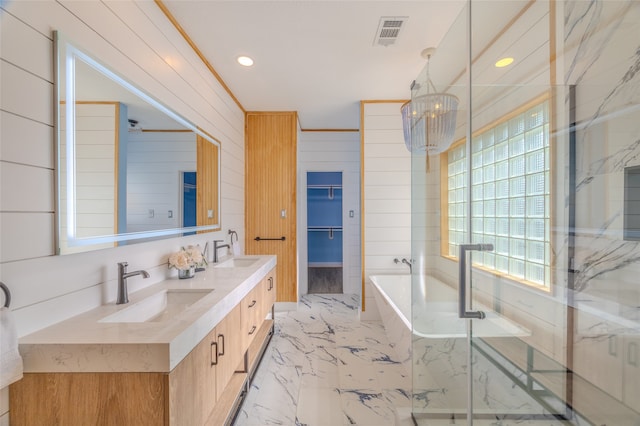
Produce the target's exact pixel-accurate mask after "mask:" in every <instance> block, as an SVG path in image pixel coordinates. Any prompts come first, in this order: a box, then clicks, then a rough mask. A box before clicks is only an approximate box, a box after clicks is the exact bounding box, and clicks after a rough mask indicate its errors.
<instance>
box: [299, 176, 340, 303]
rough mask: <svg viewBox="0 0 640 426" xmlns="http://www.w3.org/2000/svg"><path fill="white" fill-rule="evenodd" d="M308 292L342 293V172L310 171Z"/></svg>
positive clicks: (308, 180) (308, 198)
mask: <svg viewBox="0 0 640 426" xmlns="http://www.w3.org/2000/svg"><path fill="white" fill-rule="evenodd" d="M307 253H308V270H307V274H308V275H307V277H308V278H307V279H308V293H342V284H343V283H342V268H343V259H342V172H307Z"/></svg>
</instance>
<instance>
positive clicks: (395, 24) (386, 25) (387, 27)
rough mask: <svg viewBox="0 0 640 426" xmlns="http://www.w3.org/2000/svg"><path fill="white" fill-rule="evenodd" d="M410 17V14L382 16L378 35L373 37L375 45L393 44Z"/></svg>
mask: <svg viewBox="0 0 640 426" xmlns="http://www.w3.org/2000/svg"><path fill="white" fill-rule="evenodd" d="M407 19H409V17H408V16H383V17H381V18H380V23H379V24H378V30H377V31H376V37H375V38H374V39H373V45H374V46H385V47H387V46H391V45H392V44H394V43H395V42H396V40H397V39H398V36H399V35H400V31H401V30H402V28H403V27H404V25H405V24H406V22H407Z"/></svg>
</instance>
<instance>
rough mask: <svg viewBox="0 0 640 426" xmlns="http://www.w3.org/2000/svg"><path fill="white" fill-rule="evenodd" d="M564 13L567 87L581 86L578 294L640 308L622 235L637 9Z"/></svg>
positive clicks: (634, 97)
mask: <svg viewBox="0 0 640 426" xmlns="http://www.w3.org/2000/svg"><path fill="white" fill-rule="evenodd" d="M564 13H565V34H564V36H565V37H564V46H565V49H566V50H565V52H564V63H563V66H564V71H565V73H564V83H565V84H566V85H572V84H574V85H576V119H577V122H578V129H577V133H576V141H577V170H576V227H577V228H578V236H577V239H576V265H575V267H576V269H578V270H579V272H578V273H577V275H576V281H575V288H576V290H578V291H580V292H584V293H587V294H589V295H590V296H595V297H598V298H600V297H601V298H603V299H607V300H609V301H612V302H615V303H619V304H620V305H631V306H636V307H637V306H640V287H639V286H638V285H637V276H638V273H640V242H637V241H625V240H624V239H623V232H622V231H623V205H624V169H625V168H626V167H629V166H637V165H640V107H639V104H640V38H639V37H638V25H639V24H640V3H639V2H637V1H620V2H617V1H615V2H612V1H601V0H599V1H590V2H585V1H570V2H566V3H565V5H564ZM621 310H623V311H624V312H625V315H632V316H635V317H632V318H630V319H633V320H636V321H637V320H640V318H639V317H638V314H637V312H635V313H633V312H631V311H629V310H625V309H624V308H621ZM636 311H637V309H636ZM621 313H622V312H616V314H621Z"/></svg>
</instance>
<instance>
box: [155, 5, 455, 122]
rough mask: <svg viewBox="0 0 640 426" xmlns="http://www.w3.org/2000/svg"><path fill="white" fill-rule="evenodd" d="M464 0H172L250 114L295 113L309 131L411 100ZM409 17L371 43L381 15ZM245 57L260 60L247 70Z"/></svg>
mask: <svg viewBox="0 0 640 426" xmlns="http://www.w3.org/2000/svg"><path fill="white" fill-rule="evenodd" d="M464 3H465V2H464V0H440V1H437V0H427V1H357V0H348V1H344V0H343V1H329V0H298V1H293V0H290V1H287V0H280V1H271V0H262V1H242V0H236V1H233V0H227V1H219V0H206V1H197V0H165V1H164V4H165V5H166V6H167V8H168V9H169V11H170V12H171V14H172V15H173V16H174V17H175V18H176V20H177V21H178V22H179V23H180V25H181V26H182V28H183V29H184V30H185V32H186V33H187V34H188V36H189V37H190V38H191V39H192V40H193V41H194V42H195V44H196V45H197V46H198V48H199V49H200V50H201V51H202V53H203V54H204V56H205V57H206V58H207V60H208V61H209V62H210V63H211V65H212V66H213V67H214V68H215V70H216V71H217V72H218V74H219V75H220V76H221V77H222V79H223V80H224V82H225V83H226V84H227V86H228V87H229V88H230V90H231V91H232V92H233V94H234V95H235V96H236V98H237V99H238V100H239V102H240V103H241V104H242V106H243V107H244V108H245V109H246V110H247V111H298V113H299V120H300V126H301V127H302V128H303V129H358V128H359V127H360V105H359V103H360V101H361V100H389V99H409V98H410V90H409V86H410V84H411V82H412V81H413V80H414V79H415V78H416V77H417V76H418V74H419V72H420V71H421V70H422V68H423V67H424V65H425V63H426V62H425V60H424V59H422V57H421V56H420V52H421V51H422V50H423V49H424V48H425V47H429V46H437V45H438V43H439V42H440V41H441V40H442V38H443V37H444V35H445V34H446V32H447V30H448V29H449V27H450V26H451V24H452V22H453V21H454V19H455V18H456V16H457V15H458V14H459V13H460V11H461V9H462V7H463V6H464ZM383 16H385V17H388V16H408V17H409V19H408V21H407V22H406V23H405V24H404V27H403V29H402V32H401V33H400V36H399V38H398V40H397V41H396V43H395V44H394V45H392V46H389V47H383V46H374V44H373V41H374V37H375V35H376V30H377V28H378V23H379V20H380V18H381V17H383ZM239 55H248V56H250V57H252V58H253V59H254V61H255V64H254V66H253V67H251V68H244V67H242V66H240V65H239V64H238V63H237V62H236V58H237V57H238V56H239Z"/></svg>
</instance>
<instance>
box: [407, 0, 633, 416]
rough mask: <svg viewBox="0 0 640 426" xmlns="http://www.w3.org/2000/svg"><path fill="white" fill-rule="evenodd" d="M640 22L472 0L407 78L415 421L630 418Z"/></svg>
mask: <svg viewBox="0 0 640 426" xmlns="http://www.w3.org/2000/svg"><path fill="white" fill-rule="evenodd" d="M639 26H640V3H639V2H637V1H601V0H596V1H593V2H584V1H508V2H506V1H491V0H489V1H482V2H475V1H470V2H467V3H466V4H465V6H464V8H463V10H462V12H461V13H460V15H459V17H458V19H457V20H456V22H455V23H454V25H453V26H452V27H451V29H450V30H449V32H448V34H447V35H446V36H445V38H444V39H443V40H442V41H441V43H440V45H439V46H438V49H437V50H436V51H435V52H434V53H433V54H432V55H431V57H430V59H429V62H428V64H427V66H426V67H425V69H424V70H423V72H422V73H421V74H420V75H419V76H418V78H416V81H415V82H414V84H413V87H412V108H413V112H414V114H413V116H412V118H411V129H412V132H411V141H412V144H413V147H412V258H413V259H414V268H413V273H412V329H413V330H412V331H413V340H412V378H413V399H412V415H413V419H414V421H415V424H418V425H422V424H424V425H433V424H452V423H455V424H469V425H471V424H480V425H485V424H487V425H489V424H492V425H494V424H501V425H508V424H545V425H549V424H581V425H582V424H595V425H638V424H640V354H639V348H640V281H639V280H638V278H637V277H638V276H639V274H640V245H639V241H640V171H639V170H640V136H639V135H640V71H639V70H640V65H639V64H640V56H639V54H638V48H639V47H640V45H639V39H638V35H637V28H639ZM505 64H506V65H505ZM436 94H438V95H442V94H446V95H450V96H453V97H455V98H457V101H458V104H457V108H456V109H455V110H454V112H453V113H451V111H450V108H451V107H449V106H446V107H445V105H444V104H443V103H438V102H431V103H430V104H429V105H428V106H425V99H427V98H428V97H430V96H433V95H436ZM445 108H449V110H447V111H445ZM447 113H448V114H449V115H448V118H447V120H450V121H449V124H450V125H451V126H452V129H453V130H452V131H451V132H449V134H444V133H445V132H440V133H437V132H430V126H431V127H432V128H433V127H434V125H433V124H432V123H433V122H434V121H433V120H436V119H438V116H439V115H442V114H447ZM451 120H454V121H453V122H451Z"/></svg>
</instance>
